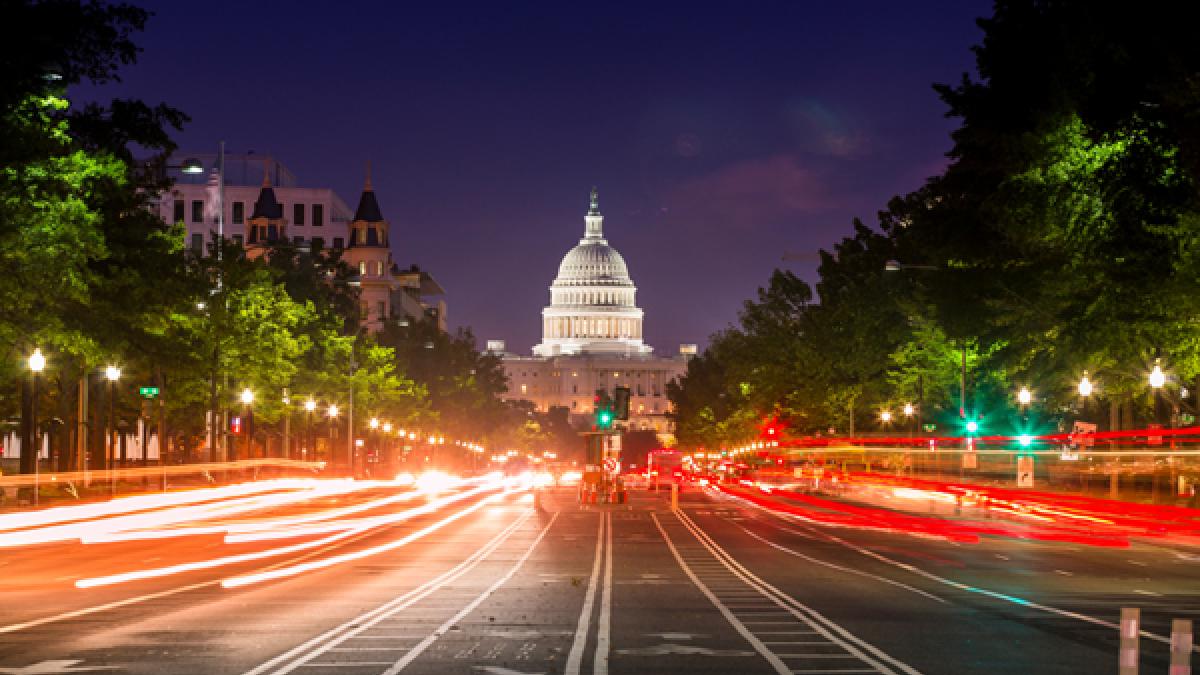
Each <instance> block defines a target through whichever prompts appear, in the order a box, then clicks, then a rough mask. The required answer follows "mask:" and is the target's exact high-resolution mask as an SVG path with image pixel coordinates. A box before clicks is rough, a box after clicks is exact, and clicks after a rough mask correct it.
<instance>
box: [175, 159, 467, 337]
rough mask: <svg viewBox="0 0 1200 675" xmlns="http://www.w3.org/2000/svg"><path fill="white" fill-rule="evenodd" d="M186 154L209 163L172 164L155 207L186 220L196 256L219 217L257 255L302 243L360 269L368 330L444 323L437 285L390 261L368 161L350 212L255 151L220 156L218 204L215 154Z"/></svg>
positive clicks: (223, 226)
mask: <svg viewBox="0 0 1200 675" xmlns="http://www.w3.org/2000/svg"><path fill="white" fill-rule="evenodd" d="M180 157H183V156H182V155H180V156H179V157H177V158H176V159H179V158H180ZM186 157H187V159H189V160H193V161H195V162H198V163H200V164H201V165H203V166H205V167H210V170H208V171H206V172H205V173H203V174H200V175H191V174H187V173H182V172H181V171H179V170H178V169H173V170H172V171H171V174H170V175H171V178H173V179H174V181H175V184H174V185H173V186H172V188H171V190H170V191H169V192H167V193H166V194H164V195H163V196H162V198H161V199H160V200H159V203H158V208H159V215H160V216H161V217H162V218H163V220H166V221H167V222H172V223H178V224H180V225H183V226H184V227H185V229H186V235H185V236H186V242H187V247H188V250H189V251H191V252H192V253H193V254H194V255H206V254H207V253H208V242H209V241H211V238H212V236H213V235H214V234H215V233H216V231H217V229H218V224H217V219H218V217H221V218H222V219H223V220H222V222H221V224H220V228H221V229H222V231H223V232H224V234H225V237H226V238H227V239H229V240H231V241H232V242H233V243H235V244H237V245H239V246H243V247H244V248H245V249H246V254H247V255H248V256H256V255H261V254H262V252H263V251H264V250H265V248H266V247H267V246H270V245H272V244H276V243H279V242H282V241H288V242H291V243H292V244H293V245H295V246H296V247H297V248H299V249H301V250H312V249H332V250H335V251H339V252H341V254H342V259H343V260H345V261H346V262H347V263H348V264H349V265H350V266H351V267H352V268H353V269H356V270H358V276H359V282H360V283H361V284H362V285H361V293H360V301H361V302H362V307H361V310H362V311H361V316H362V320H363V324H364V326H365V327H366V328H367V329H368V330H372V331H377V330H380V329H381V328H382V327H383V321H384V319H385V318H386V317H396V318H399V317H408V318H412V319H416V318H418V317H428V318H431V319H433V320H434V321H436V322H437V324H438V326H439V327H441V328H442V330H446V327H447V324H446V302H445V291H444V290H443V289H442V287H441V285H440V284H438V282H437V281H436V280H435V279H434V278H433V277H432V276H431V275H430V274H429V273H428V272H425V271H422V270H421V269H420V268H419V267H417V266H416V265H411V266H410V267H404V268H402V267H400V266H398V265H397V264H396V263H395V262H394V261H393V260H392V252H391V244H392V243H393V242H392V241H391V237H390V234H391V233H390V225H389V223H388V221H387V220H386V219H385V218H384V217H383V211H382V209H381V208H380V206H379V201H378V199H377V198H376V196H375V190H374V188H373V186H372V185H371V178H370V170H369V168H368V175H367V178H366V184H365V186H364V189H363V192H362V194H361V195H360V197H359V202H358V208H357V209H355V210H354V211H353V212H352V211H350V208H349V207H348V206H346V202H345V201H343V200H342V198H341V197H339V196H338V195H337V194H336V193H335V192H334V191H333V190H331V189H329V188H312V187H301V186H300V185H299V184H298V182H297V180H296V178H295V176H294V175H293V174H292V172H291V171H289V170H288V169H287V167H286V166H284V165H283V164H282V163H280V162H279V161H277V160H275V159H274V158H272V157H269V156H261V155H253V154H249V155H235V154H227V155H225V158H224V159H225V161H224V167H225V180H224V185H223V192H224V203H223V204H222V200H221V198H220V195H221V192H222V190H221V189H220V188H219V185H220V181H219V180H218V174H217V170H216V168H215V167H216V165H217V157H216V155H212V154H208V155H203V154H201V155H195V154H189V155H187V156H186ZM171 164H172V165H181V164H182V162H180V161H173V162H171Z"/></svg>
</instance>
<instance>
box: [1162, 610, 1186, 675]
mask: <svg viewBox="0 0 1200 675" xmlns="http://www.w3.org/2000/svg"><path fill="white" fill-rule="evenodd" d="M1167 672H1168V673H1170V675H1192V620H1191V619H1175V620H1174V621H1172V622H1171V669H1170V670H1168V671H1167Z"/></svg>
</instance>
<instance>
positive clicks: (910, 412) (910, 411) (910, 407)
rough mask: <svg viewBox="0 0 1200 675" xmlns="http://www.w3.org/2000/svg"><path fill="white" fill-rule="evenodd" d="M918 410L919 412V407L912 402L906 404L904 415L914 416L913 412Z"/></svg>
mask: <svg viewBox="0 0 1200 675" xmlns="http://www.w3.org/2000/svg"><path fill="white" fill-rule="evenodd" d="M916 412H917V409H916V407H915V406H913V404H911V403H905V404H904V416H905V417H912V416H913V414H914V413H916Z"/></svg>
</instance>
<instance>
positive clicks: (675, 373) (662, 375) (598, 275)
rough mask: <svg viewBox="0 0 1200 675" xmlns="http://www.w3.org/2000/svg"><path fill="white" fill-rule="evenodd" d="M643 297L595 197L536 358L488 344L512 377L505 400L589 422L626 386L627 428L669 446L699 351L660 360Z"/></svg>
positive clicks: (564, 267) (555, 291) (555, 292)
mask: <svg viewBox="0 0 1200 675" xmlns="http://www.w3.org/2000/svg"><path fill="white" fill-rule="evenodd" d="M636 293H637V287H636V286H634V284H633V280H632V279H631V278H630V276H629V270H628V268H627V266H626V265H625V259H624V258H623V257H622V256H621V254H620V253H619V252H617V250H616V249H615V248H613V247H611V246H609V245H608V241H607V240H606V239H605V238H604V217H603V216H602V215H601V214H600V205H599V200H598V197H597V195H596V191H595V190H592V195H591V202H590V204H589V208H588V212H587V215H586V216H585V217H584V237H583V239H581V240H580V242H579V245H577V246H576V247H575V248H573V249H571V250H570V251H569V252H568V253H567V254H566V256H565V257H564V258H563V260H562V263H561V264H560V265H559V268H558V276H557V277H556V278H555V280H554V283H553V284H551V286H550V304H549V305H548V306H547V307H546V308H544V309H543V310H542V341H541V342H540V343H539V344H537V345H536V346H534V347H533V356H518V355H515V354H511V353H508V352H507V350H506V345H505V343H504V342H503V341H500V340H492V341H489V342H488V350H489V351H491V352H493V353H496V354H498V355H500V356H501V359H502V363H503V365H504V370H505V373H506V374H507V375H508V378H509V389H508V392H507V393H506V394H505V395H504V398H506V399H510V400H527V401H530V402H532V403H533V404H534V405H535V406H536V407H537V408H538V409H539V410H543V411H544V410H548V409H549V408H551V407H555V406H562V407H565V408H567V409H568V410H569V411H570V415H571V417H572V419H573V420H574V421H578V422H583V421H586V420H590V419H591V415H592V412H593V402H594V397H595V394H596V391H597V390H600V389H603V390H606V391H608V392H609V393H610V394H611V393H612V392H613V390H614V389H616V387H618V386H626V387H629V389H630V394H631V397H630V419H629V422H628V423H627V428H629V429H633V430H653V431H655V432H657V433H658V434H659V436H660V438H661V439H662V440H663V441H664V442H665V441H667V440H668V439H669V437H670V436H671V435H672V434H673V426H672V421H671V418H670V416H669V413H670V412H671V407H670V406H671V404H670V401H669V399H668V398H667V391H666V389H667V384H668V383H669V382H670V381H672V380H674V379H676V378H678V377H680V376H681V375H683V373H684V372H685V371H686V369H687V360H688V359H689V358H690V357H691V356H693V355H695V352H696V347H695V345H681V346H680V352H679V354H678V355H677V356H671V357H663V356H655V355H654V354H653V348H652V347H650V346H648V345H646V344H645V343H644V342H643V340H642V320H643V312H642V310H641V309H640V308H639V307H638V306H637V304H636V298H635V296H636Z"/></svg>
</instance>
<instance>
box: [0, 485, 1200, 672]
mask: <svg viewBox="0 0 1200 675" xmlns="http://www.w3.org/2000/svg"><path fill="white" fill-rule="evenodd" d="M368 497H370V498H375V497H378V494H376V493H372V494H370V495H350V496H341V497H338V498H337V499H334V500H332V501H331V502H330V503H328V504H324V505H323V506H324V507H328V508H334V507H335V503H336V507H338V508H341V507H344V506H346V505H352V504H354V503H355V502H356V500H359V501H361V500H364V499H367V498H368ZM537 506H538V505H535V503H534V502H533V499H532V497H531V496H530V494H529V493H528V492H520V491H518V492H512V493H508V494H503V495H496V494H492V495H490V497H487V496H479V497H473V498H470V499H463V500H461V501H457V502H454V503H451V504H448V505H445V506H444V507H441V508H437V509H432V508H431V509H429V510H428V511H427V512H425V513H419V514H416V515H414V516H413V517H411V518H407V519H405V520H403V521H400V522H395V523H389V524H386V525H384V526H379V527H374V528H372V529H365V530H363V531H361V532H359V533H358V534H355V535H354V536H348V537H344V538H341V539H337V540H335V541H332V542H328V543H325V544H322V545H320V546H314V547H310V548H304V549H300V550H296V551H294V552H291V553H286V554H283V555H274V556H271V557H266V558H254V557H253V555H248V556H247V558H246V559H244V560H242V559H238V560H233V561H230V562H229V564H226V565H222V566H220V567H216V568H202V569H181V570H174V569H172V571H173V572H174V573H172V574H165V575H163V576H160V577H152V578H145V579H136V580H132V581H128V582H125V583H107V582H106V583H105V584H100V585H96V586H94V587H88V588H78V587H77V585H78V584H79V583H81V582H82V581H83V580H88V579H104V578H107V577H108V576H109V575H112V574H116V573H119V572H123V571H131V570H133V571H136V570H145V569H162V568H171V566H173V565H178V564H181V563H186V562H188V561H197V560H208V559H212V558H213V557H214V556H230V555H245V554H253V553H254V552H255V551H259V550H262V547H263V546H268V545H270V546H277V545H280V543H281V542H282V543H283V544H292V543H295V542H303V541H312V540H313V536H314V535H312V534H309V535H307V538H306V537H305V536H297V537H294V538H284V539H280V540H277V541H274V542H272V543H270V544H264V543H262V542H246V543H228V542H225V541H222V538H221V535H219V534H205V533H197V534H195V535H193V536H189V537H176V538H167V539H135V540H129V541H114V542H108V543H89V544H81V543H80V542H79V541H78V540H71V541H60V542H46V543H40V544H33V545H27V546H19V547H11V548H4V549H0V675H4V674H27V675H34V674H51V673H75V672H86V673H90V672H113V673H166V674H175V673H178V674H208V673H231V674H232V673H247V674H254V675H259V674H263V675H266V674H278V673H300V674H302V675H332V674H335V673H336V674H338V675H357V674H363V675H366V674H373V675H381V674H389V675H390V674H394V673H402V672H403V673H413V674H426V673H428V674H435V673H436V674H443V673H463V674H468V673H469V674H477V673H491V674H494V675H512V674H516V673H546V674H550V673H553V674H556V675H557V674H563V673H566V674H571V675H574V674H577V673H597V674H604V673H680V674H684V673H686V674H688V675H695V674H697V673H737V674H738V675H753V674H756V673H765V674H769V673H798V674H799V673H955V674H958V673H1021V674H1022V675H1025V674H1028V673H1108V672H1116V667H1117V657H1118V632H1117V628H1116V623H1117V621H1118V616H1119V612H1120V608H1121V607H1139V608H1141V610H1142V616H1143V630H1144V631H1146V632H1145V634H1144V635H1143V637H1142V639H1141V659H1140V663H1141V667H1142V672H1143V673H1166V672H1167V662H1168V646H1167V644H1164V640H1166V639H1167V638H1168V636H1169V634H1170V620H1171V619H1173V618H1194V617H1195V615H1196V614H1197V613H1198V611H1200V603H1198V602H1197V601H1198V599H1200V597H1198V593H1200V574H1198V573H1197V566H1198V565H1200V551H1198V550H1195V549H1189V548H1187V547H1184V546H1174V545H1171V546H1168V545H1165V544H1163V543H1161V542H1158V543H1143V542H1135V543H1134V544H1133V545H1132V546H1130V547H1128V548H1106V547H1094V546H1086V545H1077V544H1072V543H1055V542H1039V541H1031V540H1025V539H1018V538H986V539H984V540H982V541H980V542H979V543H974V544H962V543H953V542H949V541H943V540H937V539H931V538H926V537H919V536H913V535H911V534H902V533H889V532H879V531H871V530H861V529H855V528H847V527H828V526H822V525H814V524H812V523H809V522H804V521H803V520H797V519H794V518H789V517H786V516H784V515H781V514H778V513H777V512H774V511H773V510H771V509H770V508H764V507H763V506H759V505H755V504H751V503H749V502H746V501H743V500H740V499H738V498H736V497H733V496H729V495H722V494H718V493H714V492H707V491H701V490H699V489H696V488H688V489H686V490H684V492H683V494H682V497H681V503H680V506H681V508H680V509H679V510H678V511H673V510H672V509H671V508H670V504H669V499H668V496H667V493H665V492H660V493H655V492H649V491H637V492H634V493H633V499H632V500H631V502H630V503H629V504H625V505H585V506H579V505H577V504H576V503H575V500H574V492H573V491H572V490H571V489H570V488H560V489H551V490H547V491H544V493H543V496H542V498H541V499H540V508H537ZM280 508H283V507H280ZM287 508H288V509H293V510H294V509H296V508H298V507H295V506H289V507H287ZM310 508H311V506H310ZM389 508H391V509H392V510H394V509H395V508H399V507H389ZM406 508H407V507H406ZM381 510H382V511H387V509H376V510H375V511H372V512H371V513H377V512H379V511H381ZM288 512H289V513H291V512H292V511H288ZM455 513H457V514H458V517H457V518H454V519H449V520H447V515H448V514H455ZM402 540H403V543H401V544H397V543H396V542H398V541H402ZM356 553H358V554H361V555H347V554H356ZM368 553H370V555H368ZM338 555H346V559H345V560H344V561H343V562H340V563H339V564H330V565H328V566H320V565H317V566H314V567H313V569H305V570H304V571H301V572H299V573H296V574H292V575H291V576H287V577H285V578H280V579H269V580H265V581H262V582H261V583H253V584H249V585H246V586H236V587H226V586H223V585H222V583H221V582H222V581H223V580H228V579H231V578H241V577H244V576H245V575H247V574H252V573H255V572H260V571H262V570H266V569H268V568H273V569H279V568H281V567H288V566H289V565H296V564H305V563H311V562H314V561H320V560H325V559H328V558H330V557H331V556H338Z"/></svg>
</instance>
